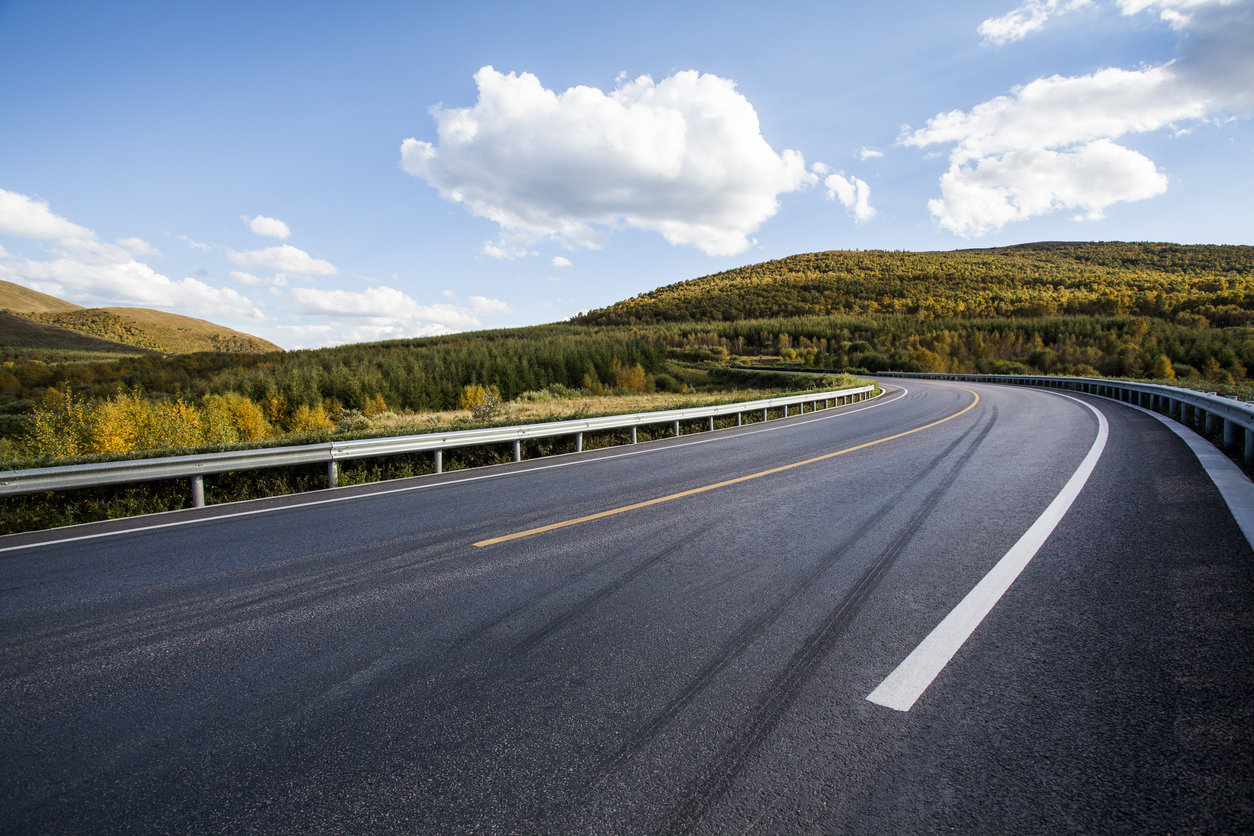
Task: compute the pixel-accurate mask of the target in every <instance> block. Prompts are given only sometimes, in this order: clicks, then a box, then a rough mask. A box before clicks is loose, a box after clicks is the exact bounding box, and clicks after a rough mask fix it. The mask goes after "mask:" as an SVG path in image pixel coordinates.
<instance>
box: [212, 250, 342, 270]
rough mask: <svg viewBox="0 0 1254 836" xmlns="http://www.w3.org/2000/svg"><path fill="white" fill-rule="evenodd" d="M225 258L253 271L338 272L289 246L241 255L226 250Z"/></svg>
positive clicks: (333, 267)
mask: <svg viewBox="0 0 1254 836" xmlns="http://www.w3.org/2000/svg"><path fill="white" fill-rule="evenodd" d="M226 257H227V258H229V259H230V260H231V261H233V262H235V263H236V264H238V265H240V266H241V267H251V268H253V269H254V270H277V271H279V272H281V273H296V274H297V275H301V276H333V275H335V274H336V273H338V272H339V271H338V270H336V269H335V265H334V264H332V263H331V262H329V261H324V260H322V259H320V258H314V257H313V256H311V255H310V254H309V253H307V252H305V251H304V250H301V249H298V248H296V247H293V246H292V245H291V244H280V245H279V246H277V247H266V248H265V249H262V250H245V251H244V252H242V253H239V252H236V251H235V250H227V251H226Z"/></svg>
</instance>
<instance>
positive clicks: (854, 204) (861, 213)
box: [823, 172, 875, 223]
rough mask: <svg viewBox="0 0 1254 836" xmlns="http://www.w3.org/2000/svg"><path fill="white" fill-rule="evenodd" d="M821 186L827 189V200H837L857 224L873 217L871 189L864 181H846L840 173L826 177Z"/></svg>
mask: <svg viewBox="0 0 1254 836" xmlns="http://www.w3.org/2000/svg"><path fill="white" fill-rule="evenodd" d="M823 186H824V188H826V189H827V199H828V200H839V201H840V205H841V206H844V207H845V208H846V209H848V210H849V214H851V215H853V217H854V220H856V221H857V222H858V223H864V222H866V221H869V220H871V219H872V218H874V217H875V210H874V209H873V208H871V187H870V186H868V185H867V184H866V181H864V180H859V179H858V178H857V177H850V178H849V179H847V180H846V179H845V177H844V176H843V172H841V173H837V174H829V175H827V177H826V178H825V179H824V180H823Z"/></svg>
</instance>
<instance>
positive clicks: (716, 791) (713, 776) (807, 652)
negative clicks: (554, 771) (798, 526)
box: [656, 407, 997, 836]
mask: <svg viewBox="0 0 1254 836" xmlns="http://www.w3.org/2000/svg"><path fill="white" fill-rule="evenodd" d="M996 422H997V408H996V407H994V408H993V410H992V415H991V417H990V418H989V420H988V423H986V424H985V425H984V428H983V429H982V430H981V431H980V434H979V435H978V436H977V437H976V438H975V440H974V441H973V442H972V443H971V445H970V446H969V447H968V448H967V449H966V450H965V451H963V453H962V455H961V456H960V457H959V458H958V460H957V461H956V462H955V463H954V466H953V468H952V469H951V470H950V471H949V473H948V474H946V476H945V479H944V481H942V482H941V484H940V485H938V486H937V487H936V488H934V489H933V490H932V491H931V492H930V493H929V494H928V496H927V498H926V499H925V500H924V502H923V505H922V506H921V507H920V508H919V510H918V511H916V512H915V514H914V516H913V517H912V518H911V519H910V521H909V522H908V523H907V524H906V526H905V527H904V528H902V529H901V531H899V532H898V533H897V536H896V537H894V538H893V541H892V542H891V543H889V545H888V546H887V547H886V548H885V549H884V550H883V551H882V552H881V553H880V556H879V557H878V558H876V560H875V562H874V563H872V564H871V565H870V566H868V567H867V569H866V570H865V571H864V572H863V573H862V575H861V576H860V577H859V578H858V580H857V582H856V583H855V584H854V586H853V588H852V589H850V591H849V592H848V593H847V594H846V595H845V597H844V598H843V599H841V601H840V603H839V604H837V605H836V607H834V608H833V609H832V610H830V611H829V612H828V614H827V615H826V616H825V617H824V618H823V620H822V621H821V622H820V623H819V626H818V628H817V629H815V630H814V631H813V632H812V633H810V635H809V636H807V637H806V639H805V641H804V642H803V643H802V645H801V647H800V648H799V649H798V650H797V651H796V652H795V653H793V655H792V657H791V658H790V659H789V660H788V664H787V665H786V666H785V668H784V670H783V671H782V672H780V673H779V674H778V675H777V676H776V677H775V679H774V680H772V682H771V684H770V685H768V686H767V688H766V689H765V690H764V691H763V692H762V693H761V694H759V695H758V698H757V699H756V700H755V702H754V705H753V707H752V709H751V710H750V714H749V716H748V717H746V718H745V719H744V720H743V721H742V722H741V724H740V726H739V727H738V728H737V729H736V732H735V733H734V734H733V735H732V737H731V739H730V741H729V742H728V744H727V745H726V746H725V747H724V749H723V751H722V752H721V753H720V754H719V756H718V758H717V759H716V760H715V762H714V764H713V766H712V767H711V768H710V769H708V770H707V771H706V773H705V774H704V775H702V776H700V777H699V778H697V779H696V780H694V781H693V782H691V783H690V784H689V785H688V786H687V788H686V789H685V790H684V793H683V795H682V797H681V800H680V802H679V804H678V805H677V807H676V808H675V809H674V810H673V811H672V813H671V815H670V817H669V818H668V819H667V820H666V822H665V823H664V824H663V825H662V827H661V828H659V829H658V830H657V831H656V832H657V833H658V834H659V836H673V835H674V834H680V833H690V832H692V830H693V829H694V828H695V826H696V825H697V824H698V823H700V821H701V819H702V818H704V817H705V814H706V813H707V812H708V811H709V810H710V808H711V807H713V805H714V804H715V803H716V802H717V801H718V800H719V799H720V798H722V797H723V795H725V794H726V793H727V791H728V790H729V789H730V788H731V785H732V783H733V782H734V781H735V780H736V778H737V777H738V776H739V775H740V773H741V772H743V771H744V768H745V766H746V765H747V763H748V761H749V759H750V758H751V757H752V756H753V754H754V753H755V752H757V750H758V749H759V748H761V746H762V744H763V743H764V742H765V741H766V739H767V738H768V737H770V735H771V733H772V732H773V731H774V730H775V728H776V726H778V725H779V722H780V720H781V719H782V718H783V716H784V714H785V713H786V712H787V711H788V709H789V708H790V707H791V706H792V704H793V702H794V701H795V700H796V698H797V696H798V695H799V694H800V693H801V689H802V688H803V687H804V686H805V684H806V683H807V682H808V681H809V680H810V679H811V677H813V675H814V672H815V671H816V670H817V669H818V667H819V665H820V664H822V662H823V661H824V660H825V659H826V658H827V656H828V655H829V654H830V653H831V651H832V649H833V648H834V646H835V644H836V642H837V641H838V640H839V639H840V637H841V636H842V635H843V634H844V632H845V630H846V629H847V628H848V627H849V625H850V624H851V623H852V622H853V620H854V619H855V618H856V617H857V616H858V614H859V613H860V612H861V611H862V609H863V607H864V606H865V605H866V602H867V600H868V599H869V598H870V596H871V593H873V592H874V591H875V589H876V587H878V586H879V584H880V582H881V581H882V580H883V578H884V576H885V575H886V574H887V573H888V570H889V569H890V568H892V566H893V564H894V563H895V562H896V560H897V558H898V557H899V556H900V555H901V553H902V552H903V551H904V550H905V548H906V546H907V545H909V543H910V541H911V540H913V539H914V536H915V534H917V533H918V531H919V529H920V528H922V526H923V524H924V523H925V522H926V521H927V518H928V517H929V516H931V514H932V511H933V510H935V508H936V506H937V505H938V504H939V503H940V501H941V499H943V498H944V497H945V495H946V494H947V493H948V492H949V489H950V488H951V487H953V484H954V482H955V481H956V480H957V478H958V476H959V474H960V473H961V472H962V470H963V469H964V468H965V466H966V465H967V463H968V462H969V461H970V460H971V457H972V456H974V455H975V452H976V450H978V449H979V447H980V445H981V444H982V443H983V441H984V439H985V438H987V437H988V434H989V432H990V431H991V430H992V429H993V425H994V424H995V423H996ZM972 429H974V427H972ZM970 432H971V430H968V431H967V433H964V434H963V436H962V437H960V438H959V441H961V440H962V438H965V437H966V435H967V434H969V433H970ZM952 447H953V445H951V447H950V448H949V449H952ZM947 453H948V450H946V453H945V454H947ZM945 454H942V457H943V456H944V455H945Z"/></svg>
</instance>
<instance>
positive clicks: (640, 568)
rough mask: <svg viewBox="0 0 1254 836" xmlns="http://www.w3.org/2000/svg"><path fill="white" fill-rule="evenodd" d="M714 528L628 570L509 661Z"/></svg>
mask: <svg viewBox="0 0 1254 836" xmlns="http://www.w3.org/2000/svg"><path fill="white" fill-rule="evenodd" d="M713 527H714V524H713V523H711V524H710V525H707V526H704V527H702V528H700V529H698V530H697V531H695V532H692V533H690V534H688V535H687V536H686V537H684V538H683V539H682V540H679V541H677V542H675V543H673V544H672V545H671V546H670V547H668V548H666V549H663V550H662V551H660V552H658V553H657V554H655V555H653V556H652V557H650V558H647V559H646V560H643V561H641V562H640V563H638V564H636V565H635V566H633V567H632V568H631V569H628V570H627V571H626V572H623V573H622V574H621V575H619V576H618V577H616V578H614V579H613V580H612V581H610V582H609V583H607V584H605V585H604V586H602V587H601V588H600V589H598V590H597V591H596V592H594V593H592V594H591V595H589V596H588V597H586V598H584V599H583V600H582V601H580V602H579V603H577V604H575V605H574V606H572V607H570V608H569V609H567V610H566V611H565V612H563V613H561V614H560V615H557V616H556V617H554V618H553V619H551V620H550V621H549V622H548V623H547V624H545V625H544V626H542V627H541V628H540V629H539V630H536V631H535V632H534V633H532V634H531V635H529V636H527V637H526V638H524V639H523V640H522V641H520V642H518V643H517V644H515V645H514V646H513V647H512V648H510V650H509V652H508V653H507V654H506V659H514V658H516V657H518V656H521V655H522V654H524V653H526V652H527V651H528V650H530V649H531V648H533V647H535V646H536V645H537V644H539V643H540V642H542V641H544V640H545V639H547V638H548V637H549V636H551V635H552V634H553V633H555V632H557V631H558V630H560V629H561V628H563V627H565V626H566V625H567V624H569V623H570V622H571V621H573V620H574V619H576V618H578V617H579V616H581V615H583V614H585V613H587V612H588V611H589V610H591V609H592V608H593V607H595V606H596V605H597V604H599V603H600V602H601V601H603V600H605V599H606V598H608V597H610V596H611V595H613V594H614V593H615V592H617V591H618V590H620V589H622V588H623V587H624V586H626V585H627V584H629V583H631V582H632V581H634V580H635V579H636V578H638V577H639V576H640V575H642V574H644V573H645V572H646V571H648V570H649V569H651V568H653V566H655V565H656V564H657V563H658V561H660V560H662V559H663V558H666V557H669V556H670V555H672V554H674V553H675V552H676V551H678V550H679V549H680V548H681V547H683V546H685V545H687V544H688V543H689V542H691V541H692V540H694V539H696V538H698V537H700V536H701V535H703V534H705V533H706V532H708V531H709V530H710V529H712V528H713Z"/></svg>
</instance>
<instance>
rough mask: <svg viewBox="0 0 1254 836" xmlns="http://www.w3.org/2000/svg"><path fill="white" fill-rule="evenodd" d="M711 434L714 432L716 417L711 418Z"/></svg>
mask: <svg viewBox="0 0 1254 836" xmlns="http://www.w3.org/2000/svg"><path fill="white" fill-rule="evenodd" d="M710 432H714V416H713V415H711V416H710Z"/></svg>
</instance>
